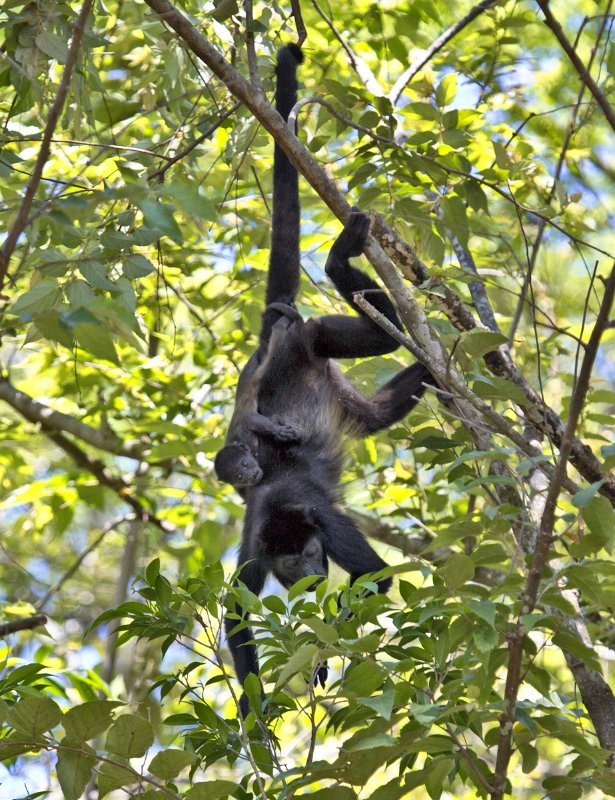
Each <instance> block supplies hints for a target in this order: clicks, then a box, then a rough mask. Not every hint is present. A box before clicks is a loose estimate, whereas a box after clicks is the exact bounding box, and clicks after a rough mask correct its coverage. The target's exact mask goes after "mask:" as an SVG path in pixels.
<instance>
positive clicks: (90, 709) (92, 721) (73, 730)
mask: <svg viewBox="0 0 615 800" xmlns="http://www.w3.org/2000/svg"><path fill="white" fill-rule="evenodd" d="M119 705H121V703H115V702H111V701H109V700H90V701H89V702H88V703H83V704H82V705H80V706H74V707H73V708H70V709H69V710H68V711H67V712H66V714H65V715H64V730H65V731H66V736H67V737H69V738H71V739H75V740H76V741H78V742H84V741H88V740H89V739H94V738H95V737H96V736H100V734H101V733H104V731H106V730H107V728H108V727H109V725H111V722H112V716H111V715H112V713H113V710H114V709H115V708H117V707H118V706H119Z"/></svg>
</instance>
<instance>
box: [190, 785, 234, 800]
mask: <svg viewBox="0 0 615 800" xmlns="http://www.w3.org/2000/svg"><path fill="white" fill-rule="evenodd" d="M236 789H237V784H236V783H233V781H224V780H218V781H204V782H203V783H195V784H193V785H192V788H191V789H189V790H188V792H187V793H186V800H220V798H222V797H229V795H232V794H233V793H234V792H235V790H236Z"/></svg>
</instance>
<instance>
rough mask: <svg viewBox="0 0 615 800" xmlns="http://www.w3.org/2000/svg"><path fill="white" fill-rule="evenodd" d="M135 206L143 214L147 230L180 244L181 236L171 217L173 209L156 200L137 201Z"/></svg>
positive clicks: (173, 218)
mask: <svg viewBox="0 0 615 800" xmlns="http://www.w3.org/2000/svg"><path fill="white" fill-rule="evenodd" d="M137 206H138V207H139V208H140V209H141V211H142V212H143V218H144V219H145V224H146V225H147V227H148V228H153V229H154V230H156V231H158V235H159V236H168V237H169V238H170V239H172V240H173V241H174V242H177V244H181V243H182V234H181V231H180V229H179V226H178V225H177V222H175V217H174V216H173V207H172V206H169V205H167V204H166V203H159V202H158V201H157V200H154V199H151V198H145V199H144V200H139V201H138V202H137Z"/></svg>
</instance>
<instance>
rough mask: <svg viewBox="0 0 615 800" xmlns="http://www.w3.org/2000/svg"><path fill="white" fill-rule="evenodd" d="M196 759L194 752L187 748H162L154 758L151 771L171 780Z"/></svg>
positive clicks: (150, 767) (150, 766)
mask: <svg viewBox="0 0 615 800" xmlns="http://www.w3.org/2000/svg"><path fill="white" fill-rule="evenodd" d="M195 759H196V756H195V755H194V753H189V752H187V751H186V750H174V749H171V748H169V750H162V751H161V752H160V753H156V755H155V756H154V757H153V758H152V760H151V763H150V765H149V771H150V772H151V773H152V775H156V776H157V777H158V778H163V779H164V780H169V779H170V778H175V777H176V776H177V775H179V773H180V772H181V771H182V770H183V769H185V768H186V767H188V766H190V764H193V763H194V761H195Z"/></svg>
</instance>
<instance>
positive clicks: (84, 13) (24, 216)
mask: <svg viewBox="0 0 615 800" xmlns="http://www.w3.org/2000/svg"><path fill="white" fill-rule="evenodd" d="M91 6H92V0H84V2H83V5H82V6H81V11H80V12H79V16H78V17H77V21H76V23H75V27H74V28H73V37H72V41H71V43H70V48H69V50H68V56H67V58H66V65H65V67H64V73H63V74H62V80H61V81H60V85H59V87H58V91H57V94H56V97H55V100H54V101H53V105H52V106H51V108H50V109H49V114H48V115H47V124H46V125H45V131H44V133H43V140H42V142H41V147H40V150H39V151H38V156H37V157H36V163H35V165H34V169H33V171H32V177H31V178H30V180H29V181H28V185H27V186H26V191H25V193H24V196H23V200H22V202H21V206H20V208H19V211H18V212H17V216H16V217H15V221H14V222H13V224H12V226H11V229H10V230H9V232H8V234H7V237H6V239H5V241H4V244H3V245H2V248H0V293H1V292H2V288H3V287H4V282H5V280H6V274H7V272H8V268H9V262H10V260H11V256H12V255H13V251H14V250H15V247H16V245H17V241H18V239H19V237H20V236H21V234H22V233H23V231H24V229H25V227H26V225H27V223H28V217H29V215H30V209H31V208H32V203H33V202H34V196H35V194H36V190H37V189H38V185H39V183H40V181H41V176H42V174H43V169H44V167H45V164H46V163H47V159H48V158H49V154H50V152H51V140H52V138H53V132H54V131H55V128H56V125H57V124H58V120H59V118H60V114H61V113H62V109H63V108H64V102H65V100H66V96H67V95H68V89H69V87H70V81H71V77H72V74H73V69H74V67H75V64H76V62H77V56H78V54H79V46H80V45H81V37H82V35H83V31H84V29H85V23H86V20H87V17H88V15H89V13H90V8H91Z"/></svg>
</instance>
